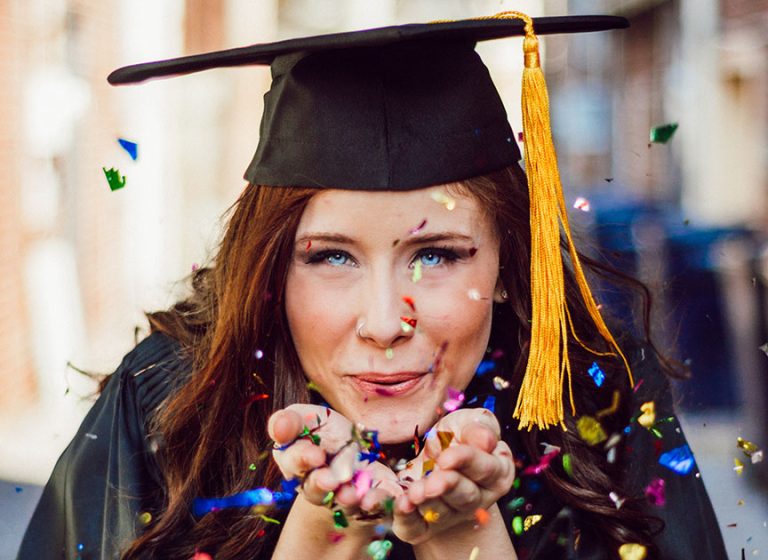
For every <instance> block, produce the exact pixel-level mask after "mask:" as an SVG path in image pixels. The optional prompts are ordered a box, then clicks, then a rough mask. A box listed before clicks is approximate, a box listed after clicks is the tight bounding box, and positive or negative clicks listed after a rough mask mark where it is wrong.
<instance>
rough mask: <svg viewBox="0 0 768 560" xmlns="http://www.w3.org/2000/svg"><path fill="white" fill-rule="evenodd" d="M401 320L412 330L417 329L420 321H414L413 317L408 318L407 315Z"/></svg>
mask: <svg viewBox="0 0 768 560" xmlns="http://www.w3.org/2000/svg"><path fill="white" fill-rule="evenodd" d="M400 320H401V321H402V322H403V323H405V324H407V325H408V326H409V327H411V328H412V329H415V328H416V325H417V324H418V320H417V319H414V318H413V317H408V316H406V315H403V316H402V317H400Z"/></svg>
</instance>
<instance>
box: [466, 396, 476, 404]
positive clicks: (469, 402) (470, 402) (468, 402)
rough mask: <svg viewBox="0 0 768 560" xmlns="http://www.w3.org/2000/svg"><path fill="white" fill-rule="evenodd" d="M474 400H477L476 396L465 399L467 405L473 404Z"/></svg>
mask: <svg viewBox="0 0 768 560" xmlns="http://www.w3.org/2000/svg"><path fill="white" fill-rule="evenodd" d="M476 402H477V397H472V398H471V399H469V400H468V401H467V404H468V405H469V404H475V403H476Z"/></svg>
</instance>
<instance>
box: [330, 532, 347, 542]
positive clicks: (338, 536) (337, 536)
mask: <svg viewBox="0 0 768 560" xmlns="http://www.w3.org/2000/svg"><path fill="white" fill-rule="evenodd" d="M326 536H327V537H328V542H329V543H331V544H336V543H338V542H340V541H341V540H342V539H343V538H344V533H340V532H338V531H329V532H328V534H327V535H326Z"/></svg>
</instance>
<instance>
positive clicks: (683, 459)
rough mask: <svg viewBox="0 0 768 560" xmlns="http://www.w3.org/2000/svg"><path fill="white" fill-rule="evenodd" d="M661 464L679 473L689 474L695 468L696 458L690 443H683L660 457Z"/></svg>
mask: <svg viewBox="0 0 768 560" xmlns="http://www.w3.org/2000/svg"><path fill="white" fill-rule="evenodd" d="M659 464H661V465H663V466H665V467H667V468H668V469H670V470H673V471H675V472H676V473H677V474H688V473H689V472H691V470H693V467H694V464H695V462H694V460H693V453H691V448H690V447H688V445H681V446H680V447H676V448H675V449H672V450H670V451H667V452H666V453H662V454H661V457H659Z"/></svg>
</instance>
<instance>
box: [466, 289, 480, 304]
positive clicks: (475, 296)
mask: <svg viewBox="0 0 768 560" xmlns="http://www.w3.org/2000/svg"><path fill="white" fill-rule="evenodd" d="M467 297H468V298H469V299H471V300H472V301H480V300H481V299H483V298H482V296H481V295H480V292H479V291H478V290H477V289H476V288H470V289H469V290H468V291H467Z"/></svg>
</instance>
